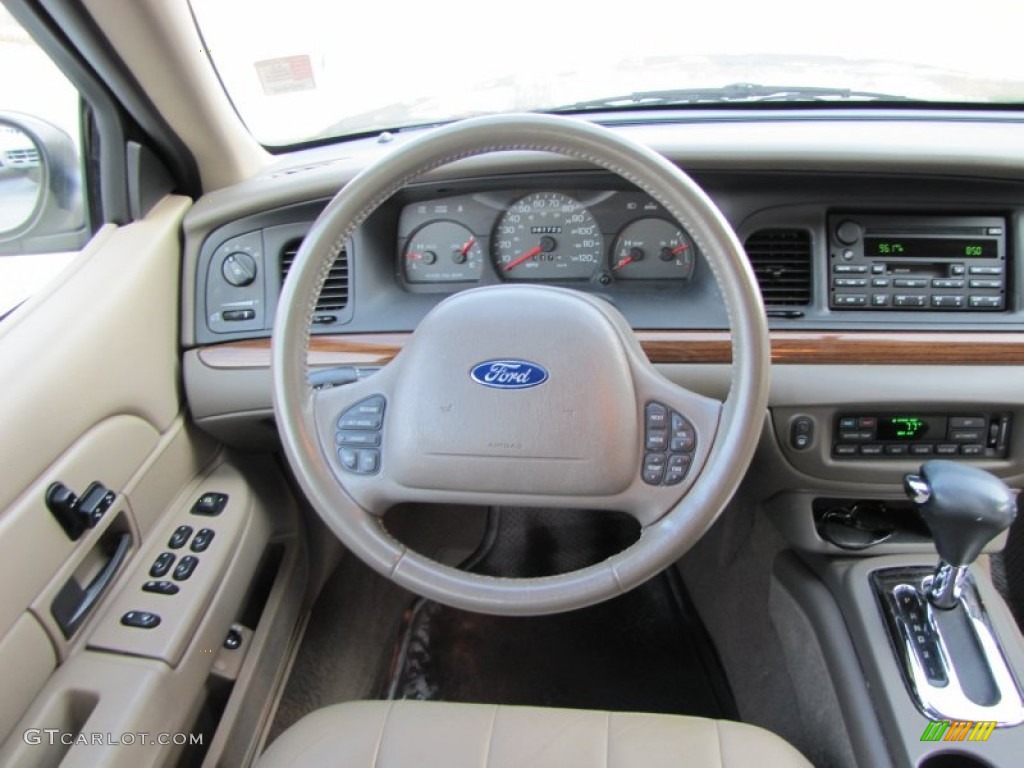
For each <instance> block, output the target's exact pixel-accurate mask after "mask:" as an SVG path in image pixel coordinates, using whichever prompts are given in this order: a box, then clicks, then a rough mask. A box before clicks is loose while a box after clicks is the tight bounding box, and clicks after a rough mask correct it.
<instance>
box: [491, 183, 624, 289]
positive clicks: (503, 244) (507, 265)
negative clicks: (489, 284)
mask: <svg viewBox="0 0 1024 768" xmlns="http://www.w3.org/2000/svg"><path fill="white" fill-rule="evenodd" d="M491 250H492V254H493V256H494V265H495V268H496V269H497V271H498V273H499V274H500V275H501V276H502V277H503V278H504V279H506V280H586V279H588V278H590V277H592V276H593V275H594V274H595V273H596V272H597V271H598V270H599V269H600V268H601V257H602V254H603V252H604V239H603V238H602V236H601V229H600V228H599V227H598V225H597V222H596V221H595V220H594V216H593V214H591V212H590V211H589V210H588V209H587V208H586V206H584V205H583V204H582V203H581V202H579V201H578V200H575V199H574V198H572V197H570V196H569V195H566V194H563V193H561V192H535V193H533V194H531V195H527V196H526V197H523V198H521V199H519V200H518V201H516V202H515V203H514V204H513V205H512V206H511V207H510V208H509V209H508V210H507V211H505V213H504V214H503V215H502V216H501V218H500V219H499V220H498V225H497V227H496V228H495V231H494V237H493V238H492V246H491Z"/></svg>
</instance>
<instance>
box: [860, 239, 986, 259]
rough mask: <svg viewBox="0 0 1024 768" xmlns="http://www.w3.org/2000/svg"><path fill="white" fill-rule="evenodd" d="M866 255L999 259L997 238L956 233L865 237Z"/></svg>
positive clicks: (903, 257)
mask: <svg viewBox="0 0 1024 768" xmlns="http://www.w3.org/2000/svg"><path fill="white" fill-rule="evenodd" d="M864 255H865V256H869V257H872V256H874V257H881V258H886V259H995V258H997V257H998V255H999V254H998V253H997V250H996V241H995V240H987V239H981V240H968V239H964V238H952V237H865V238H864Z"/></svg>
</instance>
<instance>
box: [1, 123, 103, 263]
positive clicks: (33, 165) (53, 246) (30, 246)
mask: <svg viewBox="0 0 1024 768" xmlns="http://www.w3.org/2000/svg"><path fill="white" fill-rule="evenodd" d="M88 239H89V228H88V226H87V224H86V217H85V206H84V198H83V194H82V171H81V167H80V164H79V159H78V150H77V149H76V147H75V143H74V142H73V141H72V140H71V137H70V136H68V135H67V133H65V132H64V131H62V130H61V129H60V128H58V127H57V126H55V125H53V124H52V123H49V122H47V121H45V120H42V119H40V118H38V117H33V116H31V115H25V114H21V113H18V112H3V111H0V257H3V256H6V255H10V254H27V253H54V252H60V251H77V250H79V249H80V248H81V247H82V246H83V245H84V244H85V242H86V241H87V240H88Z"/></svg>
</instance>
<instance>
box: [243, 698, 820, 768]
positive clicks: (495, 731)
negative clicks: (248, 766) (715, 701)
mask: <svg viewBox="0 0 1024 768" xmlns="http://www.w3.org/2000/svg"><path fill="white" fill-rule="evenodd" d="M257 765H258V767H259V768H282V766H322V765H323V766H326V765H329V766H337V767H338V768H349V767H350V766H353V767H355V766H357V767H358V768H513V766H516V767H517V768H518V767H519V766H528V768H634V767H635V768H670V767H671V768H719V767H720V766H730V767H733V766H751V765H756V766H766V767H767V766H772V768H774V767H775V766H781V767H782V768H790V767H791V766H792V767H793V768H797V767H800V768H809V766H810V763H808V762H807V761H806V760H805V759H804V758H803V757H802V756H801V755H800V753H799V752H797V751H796V750H795V749H793V747H791V746H789V744H787V743H786V742H785V741H783V740H782V739H780V738H779V737H778V736H776V735H774V734H773V733H770V732H768V731H765V730H763V729H761V728H755V727H754V726H750V725H744V724H743V723H734V722H730V721H727V720H708V719H705V718H699V717H681V716H677V715H647V714H630V713H623V712H595V711H584V710H573V709H543V708H540V707H504V706H492V705H484V704H448V703H440V702H422V701H390V702H389V701H359V702H349V703H345V704H336V705H334V706H330V707H324V708H323V709H320V710H317V711H316V712H313V713H312V714H310V715H307V716H306V717H304V718H303V719H302V720H300V721H299V722H298V723H296V724H295V725H293V726H292V727H291V728H289V729H288V730H287V731H285V732H284V733H283V734H281V736H280V737H279V738H278V739H277V740H276V741H274V743H273V744H271V745H270V747H269V749H267V751H266V752H265V753H264V754H263V756H262V757H261V758H260V759H259V761H258V762H257Z"/></svg>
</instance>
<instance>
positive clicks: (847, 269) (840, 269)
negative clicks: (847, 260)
mask: <svg viewBox="0 0 1024 768" xmlns="http://www.w3.org/2000/svg"><path fill="white" fill-rule="evenodd" d="M867 271H868V268H867V267H865V266H862V265H860V264H836V265H835V266H833V267H832V272H833V273H835V274H837V275H863V274H864V273H865V272H867Z"/></svg>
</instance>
